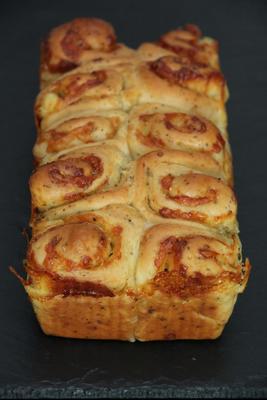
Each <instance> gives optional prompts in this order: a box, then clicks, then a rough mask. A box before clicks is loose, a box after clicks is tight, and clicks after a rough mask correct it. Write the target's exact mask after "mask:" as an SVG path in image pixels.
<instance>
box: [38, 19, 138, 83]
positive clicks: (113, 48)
mask: <svg viewBox="0 0 267 400" xmlns="http://www.w3.org/2000/svg"><path fill="white" fill-rule="evenodd" d="M132 53H133V51H132V50H131V49H129V48H128V47H126V46H125V45H123V44H121V43H117V42H116V34H115V31H114V29H113V27H112V26H111V25H110V24H109V23H108V22H105V21H103V20H101V19H98V18H76V19H74V20H73V21H70V22H68V23H66V24H63V25H60V26H58V27H57V28H55V29H53V30H52V31H51V32H50V33H49V35H48V37H47V38H46V39H45V40H44V41H43V42H42V45H41V68H40V77H41V88H43V87H45V86H46V85H47V84H49V83H51V82H52V81H53V80H55V79H56V78H58V77H59V76H60V75H62V74H63V73H66V72H68V71H71V70H72V69H74V68H77V67H78V66H80V65H82V64H84V63H86V62H89V61H93V62H94V61H96V62H97V61H98V60H102V59H105V58H111V57H117V56H119V57H124V56H128V55H131V54H132Z"/></svg>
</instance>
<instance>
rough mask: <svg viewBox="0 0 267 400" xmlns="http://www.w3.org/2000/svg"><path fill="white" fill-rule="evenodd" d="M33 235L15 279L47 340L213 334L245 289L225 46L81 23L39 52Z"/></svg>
mask: <svg viewBox="0 0 267 400" xmlns="http://www.w3.org/2000/svg"><path fill="white" fill-rule="evenodd" d="M41 60H42V61H41V87H42V90H41V92H40V93H39V95H38V96H37V99H36V103H35V121H36V128H37V141H36V144H35V146H34V149H33V153H34V157H35V163H36V169H35V170H34V172H33V174H32V176H31V178H30V191H31V199H32V216H31V221H30V225H31V228H32V239H31V241H30V243H29V247H28V252H27V258H26V261H25V268H26V274H27V276H26V278H25V279H23V278H21V277H19V279H20V280H21V282H22V284H23V285H24V288H25V290H26V292H27V294H28V296H29V298H30V300H31V302H32V304H33V308H34V311H35V313H36V316H37V319H38V320H39V322H40V326H41V328H42V330H43V331H44V332H45V333H46V334H48V335H56V336H63V337H70V338H84V339H118V340H129V341H134V340H136V339H137V340H141V341H146V340H172V339H214V338H216V337H218V336H219V335H220V334H221V333H222V330H223V328H224V326H225V324H226V323H227V321H228V319H229V318H230V316H231V313H232V311H233V307H234V304H235V302H236V299H237V295H238V294H239V293H241V292H242V291H243V290H244V288H245V286H246V283H247V280H248V277H249V271H250V264H249V261H248V260H246V261H245V263H243V262H242V257H241V244H240V241H239V238H238V222H237V219H236V215H237V202H236V197H235V194H234V191H233V174H232V158H231V150H230V145H229V140H228V134H227V116H226V111H225V102H226V101H227V98H228V89H227V84H226V81H225V79H224V76H223V74H222V72H221V70H220V66H219V58H218V44H217V42H216V41H215V40H213V39H211V38H207V37H202V35H201V32H200V30H199V29H198V28H197V27H196V26H194V25H187V26H185V27H184V28H179V29H176V30H174V31H170V32H168V33H166V34H164V35H162V36H161V38H160V39H159V40H158V41H157V42H155V43H144V44H143V45H141V46H140V47H139V49H138V50H131V49H129V48H127V47H126V46H124V45H121V44H117V43H116V36H115V33H114V29H113V27H112V26H111V25H110V24H108V23H106V22H104V21H102V20H98V19H95V18H78V19H75V20H74V21H71V22H68V23H66V24H64V25H61V26H59V27H57V28H55V29H53V30H52V31H51V32H50V34H49V35H48V37H47V39H46V41H45V42H44V43H43V44H42V57H41Z"/></svg>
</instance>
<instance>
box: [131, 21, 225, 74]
mask: <svg viewBox="0 0 267 400" xmlns="http://www.w3.org/2000/svg"><path fill="white" fill-rule="evenodd" d="M138 52H139V54H140V55H141V57H143V58H145V59H150V60H153V59H156V58H159V57H160V56H162V55H168V54H176V55H177V56H179V57H180V58H181V59H182V60H184V61H185V62H187V63H188V62H189V63H191V64H198V65H206V66H207V65H209V66H210V67H212V68H214V69H220V67H219V57H218V42H217V41H216V40H214V39H212V38H209V37H202V34H201V31H200V29H199V28H198V27H197V26H196V25H192V24H187V25H185V26H184V27H183V28H177V29H175V30H173V31H170V32H167V33H165V34H164V35H162V36H161V37H160V39H159V40H158V41H157V42H156V43H143V44H142V45H141V46H140V47H139V48H138Z"/></svg>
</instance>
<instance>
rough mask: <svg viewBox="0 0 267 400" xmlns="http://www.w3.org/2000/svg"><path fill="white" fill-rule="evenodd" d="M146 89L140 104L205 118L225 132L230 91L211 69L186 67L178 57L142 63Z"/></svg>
mask: <svg viewBox="0 0 267 400" xmlns="http://www.w3.org/2000/svg"><path fill="white" fill-rule="evenodd" d="M137 79H138V84H139V85H140V87H142V88H143V91H142V94H141V95H140V97H139V102H140V103H162V104H165V105H168V106H173V107H177V108H179V109H180V111H181V112H185V113H187V112H189V113H192V114H197V115H201V116H203V117H205V118H206V119H208V120H210V121H211V122H213V123H214V124H215V125H216V126H217V127H218V128H219V129H220V130H222V131H225V128H226V123H227V117H226V113H225V108H224V102H225V101H226V100H227V97H228V91H227V87H226V84H225V81H224V78H223V76H222V75H221V73H220V72H219V71H216V70H213V69H210V68H209V67H198V66H197V65H195V64H193V65H190V64H188V65H187V64H183V63H181V62H180V60H179V58H178V57H176V56H165V57H161V58H159V59H157V60H155V61H152V62H144V63H141V64H140V66H139V68H138V74H137Z"/></svg>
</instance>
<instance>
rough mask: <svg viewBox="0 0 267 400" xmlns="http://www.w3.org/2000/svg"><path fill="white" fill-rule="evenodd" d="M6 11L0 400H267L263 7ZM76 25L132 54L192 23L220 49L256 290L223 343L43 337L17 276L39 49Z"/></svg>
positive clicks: (80, 4)
mask: <svg viewBox="0 0 267 400" xmlns="http://www.w3.org/2000/svg"><path fill="white" fill-rule="evenodd" d="M0 7H1V9H0V41H1V44H0V55H1V63H0V76H1V81H0V82H1V86H0V87H1V89H0V90H1V95H0V107H1V108H0V109H1V114H0V127H1V128H0V135H1V157H0V165H1V168H0V174H1V180H0V182H1V196H0V205H1V220H2V222H1V229H0V235H1V236H0V245H1V279H0V321H1V326H0V397H9V398H12V397H20V398H21V397H24V398H31V397H38V396H39V397H46V398H48V397H58V398H59V397H73V398H74V397H94V398H95V397H117V398H118V397H120V398H127V397H128V398H129V397H154V398H156V397H192V396H193V397H202V398H203V397H254V398H256V397H258V398H260V397H266V396H267V357H266V356H267V335H266V333H267V329H266V326H267V322H266V311H267V310H266V305H267V296H266V281H267V268H266V267H267V266H266V260H267V243H266V217H267V210H266V203H267V189H266V185H267V168H266V159H267V155H266V147H265V146H266V144H267V104H266V102H267V93H266V87H267V74H266V71H267V2H265V1H238V0H236V1H227V2H222V1H220V2H219V1H206V0H205V1H204V0H202V1H194V2H192V1H177V0H174V1H171V0H165V1H161V2H160V1H155V2H153V1H148V0H146V1H137V0H136V1H129V0H128V1H126V0H120V1H115V0H113V1H103V0H102V1H101V0H99V1H94V2H93V1H81V0H75V1H72V2H71V1H68V2H67V1H64V2H63V1H49V2H48V1H43V2H37V1H18V2H15V1H6V2H5V4H3V2H2V3H1V6H0ZM76 16H97V17H101V18H104V19H107V20H109V21H111V22H112V23H113V24H114V26H115V27H116V30H117V33H118V36H119V38H120V40H122V41H123V42H126V43H127V44H128V45H130V46H133V47H134V46H137V45H138V44H139V43H140V42H141V41H144V40H153V39H155V38H157V37H158V36H159V35H160V34H161V33H162V32H165V31H167V30H170V29H171V28H174V27H176V26H178V25H180V24H184V23H187V22H194V23H196V24H199V25H200V27H201V28H202V30H203V31H204V32H205V33H206V34H208V35H210V36H213V37H215V38H217V39H218V40H219V42H220V49H221V62H222V68H223V71H224V73H225V75H226V77H227V80H228V84H229V87H230V92H231V99H230V101H229V103H228V111H229V131H230V141H231V145H232V149H233V155H234V171H235V189H236V192H237V196H238V200H239V221H240V228H241V239H242V242H243V246H244V252H245V254H246V255H248V256H249V257H250V259H251V262H252V265H253V271H252V275H251V278H250V281H249V285H248V287H247V290H246V292H245V294H244V295H242V296H241V297H240V298H239V301H238V304H237V306H236V308H235V311H234V314H233V316H232V318H231V321H230V323H229V324H228V326H227V327H226V329H225V331H224V334H223V336H222V337H221V338H220V339H219V340H216V341H202V342H197V341H196V342H193V341H178V342H154V343H136V344H129V343H120V342H111V341H106V342H98V341H80V340H66V339H60V338H52V337H46V336H44V335H43V334H42V333H41V331H40V329H39V327H38V324H37V322H36V320H35V318H34V315H33V312H32V309H31V306H30V303H29V302H28V300H27V298H26V295H25V293H24V292H23V290H22V288H21V286H20V284H19V283H18V282H17V281H16V280H15V279H14V277H13V276H12V275H11V274H10V273H9V271H8V269H7V267H8V265H14V266H15V267H16V268H17V269H18V270H19V271H22V266H21V262H22V259H23V257H24V254H25V249H26V242H25V238H24V237H23V236H22V235H21V230H22V228H23V227H25V226H26V225H27V221H28V217H29V193H28V187H27V181H28V177H29V175H30V172H31V170H32V159H31V148H32V145H33V143H34V140H35V129H34V122H33V114H32V108H33V102H34V98H35V95H36V94H37V91H38V67H39V44H40V39H41V37H43V36H44V35H45V33H46V32H47V31H48V30H49V29H51V28H52V27H54V26H56V25H58V24H60V23H63V22H65V21H68V20H70V19H72V18H74V17H76Z"/></svg>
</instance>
